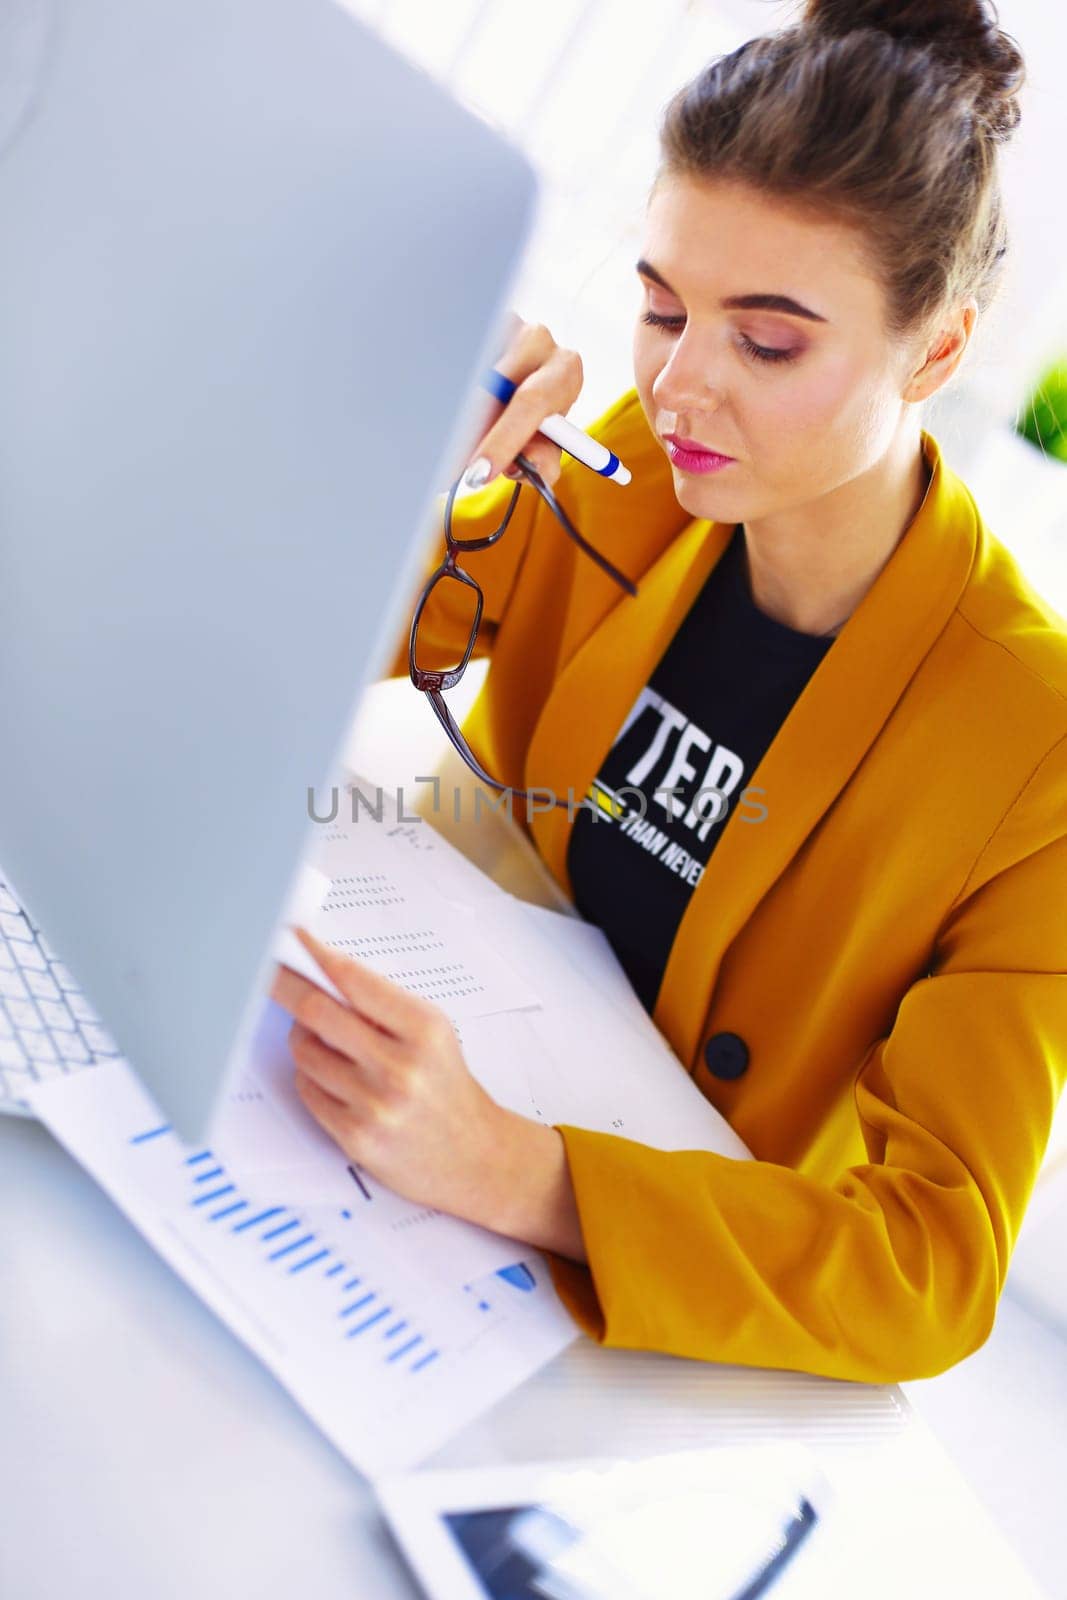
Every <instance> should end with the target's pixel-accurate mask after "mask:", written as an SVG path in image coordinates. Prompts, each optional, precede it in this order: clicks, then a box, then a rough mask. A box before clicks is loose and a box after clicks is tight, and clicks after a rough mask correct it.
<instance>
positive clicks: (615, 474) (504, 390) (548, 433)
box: [481, 367, 630, 484]
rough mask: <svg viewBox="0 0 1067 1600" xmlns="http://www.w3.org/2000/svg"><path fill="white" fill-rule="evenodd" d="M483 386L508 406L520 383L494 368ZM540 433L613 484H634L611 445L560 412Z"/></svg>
mask: <svg viewBox="0 0 1067 1600" xmlns="http://www.w3.org/2000/svg"><path fill="white" fill-rule="evenodd" d="M481 384H482V388H483V389H487V390H488V391H489V393H490V394H491V395H493V396H494V397H495V398H496V399H497V400H500V401H502V402H503V404H504V405H507V403H508V401H509V400H510V399H511V397H512V395H513V394H514V393H515V390H516V389H517V388H518V384H517V383H512V381H511V379H510V378H505V376H504V374H503V373H502V372H498V371H497V369H496V368H495V367H490V368H489V369H488V371H487V372H485V373H484V374H483V376H482V380H481ZM537 431H538V433H543V434H544V436H545V438H546V439H551V440H552V443H553V444H558V445H559V447H560V449H561V450H566V452H567V454H568V455H570V456H573V457H574V459H575V460H576V461H580V462H581V463H582V466H583V467H589V468H590V469H591V470H592V471H593V472H599V474H600V476H601V477H602V478H610V479H611V481H612V483H619V484H626V483H629V482H630V471H629V469H628V468H627V467H624V466H623V464H622V462H621V461H620V460H619V458H618V456H617V455H613V454H612V452H611V451H610V450H609V449H608V447H607V445H603V444H600V443H599V441H598V440H596V439H591V438H590V437H589V435H588V434H587V433H583V432H582V430H581V428H576V427H575V426H574V423H573V422H568V421H567V419H566V417H563V416H560V414H559V412H553V414H552V415H551V416H550V417H546V418H545V419H544V421H543V422H542V423H540V424H539V426H538V429H537Z"/></svg>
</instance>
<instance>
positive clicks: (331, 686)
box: [0, 0, 536, 1139]
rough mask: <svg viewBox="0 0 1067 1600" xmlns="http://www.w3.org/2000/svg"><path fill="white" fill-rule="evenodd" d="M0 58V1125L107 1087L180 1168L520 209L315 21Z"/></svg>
mask: <svg viewBox="0 0 1067 1600" xmlns="http://www.w3.org/2000/svg"><path fill="white" fill-rule="evenodd" d="M0 36H2V38H3V41H4V51H3V52H0V54H2V55H3V61H4V65H3V66H0V217H2V218H3V238H4V292H3V294H2V295H0V439H2V441H3V442H2V445H0V1111H5V1112H16V1113H17V1112H19V1111H24V1110H25V1109H26V1107H25V1103H24V1091H25V1089H26V1087H27V1085H28V1083H29V1082H30V1081H31V1080H32V1079H34V1078H38V1077H42V1076H50V1075H53V1074H56V1073H65V1072H72V1071H80V1070H83V1069H89V1068H91V1067H92V1066H93V1065H94V1064H95V1063H97V1062H99V1061H100V1060H102V1059H106V1058H107V1057H108V1056H110V1055H112V1054H114V1053H120V1054H121V1055H122V1056H124V1057H125V1058H126V1059H127V1060H129V1062H130V1063H131V1064H132V1065H133V1067H134V1068H135V1069H136V1071H137V1072H138V1074H139V1075H140V1077H141V1078H142V1080H143V1081H144V1083H145V1084H146V1086H147V1087H148V1088H149V1090H150V1091H151V1092H152V1093H153V1094H154V1095H155V1097H156V1099H157V1100H158V1102H159V1104H160V1106H161V1108H162V1110H163V1111H164V1112H165V1114H166V1115H167V1116H168V1117H169V1118H170V1119H171V1121H172V1123H173V1125H174V1126H175V1128H176V1130H177V1131H178V1132H179V1134H180V1135H181V1136H182V1137H184V1138H186V1139H195V1138H199V1137H201V1136H202V1135H203V1133H204V1132H205V1130H206V1128H207V1126H208V1124H209V1121H210V1114H211V1110H212V1106H213V1104H214V1103H215V1102H216V1100H217V1099H218V1097H219V1096H220V1095H221V1094H222V1093H224V1092H225V1087H226V1084H227V1082H229V1081H230V1077H231V1075H232V1074H235V1073H236V1072H237V1071H238V1070H239V1068H240V1065H241V1062H242V1059H243V1057H244V1055H245V1053H246V1051H247V1047H248V1044H249V1041H250V1039H251V1036H252V1033H253V1031H254V1027H255V1023H256V1020H257V1016H258V1014H259V1011H260V1009H261V1006H262V1003H263V998H264V996H265V994H266V992H267V988H268V985H269V980H270V975H271V971H272V961H271V948H272V938H273V935H274V932H275V929H276V928H277V926H278V924H279V920H280V918H281V915H282V911H283V908H284V907H285V906H286V904H287V903H288V901H289V898H290V896H291V894H292V892H293V887H294V884H295V883H296V881H297V874H298V870H299V862H300V858H301V855H302V854H303V852H304V850H305V848H306V845H307V843H308V841H309V838H310V830H311V828H312V827H313V824H312V823H311V821H310V808H309V805H308V791H309V789H312V790H314V789H315V788H316V787H317V786H321V785H325V784H328V783H329V782H330V781H332V775H333V774H334V772H335V771H337V770H339V764H340V757H341V751H342V746H343V740H344V735H345V732H346V730H347V728H348V726H349V723H350V721H351V718H352V715H353V712H354V710H355V707H356V705H357V702H358V697H359V693H360V690H361V688H362V686H363V684H364V683H365V682H366V681H367V680H368V679H369V678H371V677H372V676H373V675H374V673H375V670H376V669H378V670H380V669H381V667H382V666H383V665H384V664H385V662H386V660H387V659H388V657H389V655H390V654H391V649H392V644H393V641H394V640H395V637H396V635H397V633H398V631H399V630H400V629H401V628H402V627H403V625H404V622H405V620H406V617H405V607H406V606H407V605H409V604H410V601H411V595H412V592H413V589H414V586H415V581H416V577H417V571H418V567H419V564H420V556H421V554H422V551H423V548H424V544H425V540H426V538H427V536H428V534H429V532H430V525H431V522H432V519H433V514H434V505H435V497H436V495H437V493H438V492H439V491H441V490H442V489H444V488H445V487H446V480H447V477H448V475H449V473H450V471H451V470H453V469H455V468H457V466H458V465H460V464H461V463H459V461H458V453H459V452H460V451H461V450H462V449H463V447H464V445H466V444H469V442H470V438H471V430H472V425H473V421H474V419H475V418H476V417H477V416H478V415H479V414H480V412H481V406H482V402H481V401H479V399H478V398H477V397H478V393H479V391H478V388H477V381H476V380H477V375H478V373H479V371H480V370H481V369H482V368H483V367H484V366H485V365H486V363H487V360H488V359H489V358H490V357H491V356H492V355H493V354H494V338H495V336H496V335H497V334H498V332H499V330H500V329H501V328H502V327H503V326H504V311H505V306H506V301H507V294H508V291H509V289H510V287H511V284H512V282H513V281H514V277H515V274H516V272H517V269H518V266H519V264H520V258H521V252H522V249H523V246H524V244H525V240H526V238H527V236H528V232H529V229H530V226H531V221H532V214H533V208H534V202H535V192H536V184H535V180H534V177H533V174H532V172H531V170H530V168H529V165H528V163H527V162H526V160H525V159H524V157H523V156H522V155H521V154H520V153H519V152H518V151H516V150H515V149H513V148H511V147H510V146H509V145H508V144H507V143H506V142H505V141H504V140H503V139H502V138H501V137H500V136H499V135H498V134H497V133H496V132H495V131H493V130H492V129H491V128H490V127H489V126H487V125H486V124H485V123H484V122H483V121H481V120H480V119H479V118H478V117H476V116H475V115H473V114H471V113H470V112H468V111H466V110H464V109H463V108H462V107H460V106H459V105H458V104H456V103H455V102H454V101H453V100H452V99H451V98H450V96H449V95H448V94H447V93H446V92H445V91H444V90H443V89H442V88H440V87H439V86H437V85H436V84H435V83H434V82H433V81H432V80H430V79H429V78H428V77H427V76H426V75H424V74H423V73H422V72H421V71H420V70H419V69H417V68H416V67H414V66H413V65H411V64H410V63H408V62H406V61H405V60H403V59H402V58H401V57H400V56H398V55H397V54H396V53H395V52H394V51H393V50H392V49H390V48H389V47H387V46H386V45H385V44H384V43H383V42H382V41H381V40H379V39H378V38H377V37H375V36H374V34H373V33H372V32H371V31H370V30H368V29H367V28H366V27H365V26H364V25H363V24H362V23H360V22H359V21H357V20H356V19H355V18H354V17H352V16H351V15H350V14H348V13H346V12H345V11H344V10H343V9H342V8H341V7H340V6H338V5H336V4H334V3H332V0H67V3H59V0H57V3H54V4H46V3H45V0H4V18H3V27H2V28H0Z"/></svg>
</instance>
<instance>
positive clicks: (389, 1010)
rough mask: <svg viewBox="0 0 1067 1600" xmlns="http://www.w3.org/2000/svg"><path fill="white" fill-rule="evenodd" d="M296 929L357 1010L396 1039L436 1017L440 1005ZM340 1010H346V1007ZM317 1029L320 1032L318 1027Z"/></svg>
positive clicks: (406, 1037) (302, 940)
mask: <svg viewBox="0 0 1067 1600" xmlns="http://www.w3.org/2000/svg"><path fill="white" fill-rule="evenodd" d="M295 932H296V936H297V938H298V939H299V940H300V942H301V943H302V944H303V945H304V946H305V947H306V948H307V949H308V950H309V951H310V953H311V954H312V955H313V956H314V957H315V960H316V961H317V962H318V964H319V966H320V967H321V968H322V970H323V972H324V973H325V974H326V976H327V977H328V978H329V979H330V980H331V982H333V983H335V984H336V985H337V987H338V989H340V991H341V993H342V994H343V995H344V997H345V999H346V1000H347V1001H348V1002H349V1004H350V1005H351V1006H352V1007H353V1008H354V1010H356V1011H357V1012H359V1013H360V1015H361V1016H363V1017H366V1018H368V1019H369V1020H370V1021H371V1022H373V1023H376V1024H377V1026H378V1027H379V1028H382V1029H384V1030H385V1031H386V1032H387V1033H391V1034H393V1035H395V1036H396V1037H397V1038H402V1039H409V1038H410V1037H411V1036H412V1035H413V1034H414V1033H417V1032H418V1031H419V1030H420V1029H421V1028H422V1027H423V1026H425V1024H426V1023H427V1022H429V1021H430V1020H431V1017H433V1016H436V1014H437V1007H436V1006H433V1005H431V1004H430V1002H429V1001H428V1000H423V999H422V998H421V996H419V995H415V994H409V993H408V991H407V990H406V989H402V988H401V987H400V985H399V984H398V983H394V982H393V980H392V979H391V978H385V977H383V976H382V974H381V973H379V972H375V971H374V970H373V969H372V968H371V967H368V966H367V965H366V964H365V963H364V962H362V961H354V960H353V959H352V958H351V957H350V956H346V955H342V954H341V953H340V952H339V951H337V950H332V949H331V948H330V946H329V945H327V944H322V943H321V941H320V940H318V939H316V938H315V936H314V935H313V934H310V933H308V931H307V929H306V928H297V929H296V930H295ZM320 992H321V991H320ZM324 998H325V999H329V998H330V996H328V995H325V996H324ZM333 1004H334V1005H335V1006H337V1001H336V1000H335V1001H333ZM339 1009H340V1010H341V1011H342V1012H343V1009H344V1008H343V1007H340V1008H339ZM312 1026H314V1024H312ZM315 1031H316V1033H317V1032H318V1031H319V1030H318V1028H316V1029H315Z"/></svg>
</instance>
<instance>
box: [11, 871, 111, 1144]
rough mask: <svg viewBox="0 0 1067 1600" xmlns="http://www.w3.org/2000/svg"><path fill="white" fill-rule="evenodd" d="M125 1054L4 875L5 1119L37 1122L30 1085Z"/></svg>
mask: <svg viewBox="0 0 1067 1600" xmlns="http://www.w3.org/2000/svg"><path fill="white" fill-rule="evenodd" d="M119 1053H120V1052H119V1048H118V1046H117V1045H116V1044H115V1041H114V1040H113V1039H112V1038H111V1036H110V1034H109V1033H107V1031H106V1030H105V1028H104V1026H103V1024H102V1023H101V1021H100V1018H99V1017H98V1016H97V1014H96V1012H95V1011H94V1010H93V1008H92V1006H91V1005H90V1004H89V1002H88V1000H87V999H86V997H85V995H84V994H83V993H82V990H81V988H80V987H79V985H78V984H77V983H76V982H75V981H74V979H73V977H72V976H71V974H70V973H69V972H68V971H67V968H66V967H65V966H64V965H63V963H62V961H60V960H59V958H58V957H57V955H56V953H55V951H54V950H52V949H50V947H49V946H48V944H47V943H46V941H45V939H44V937H43V935H42V933H41V930H40V929H39V928H37V927H35V926H34V924H33V923H32V922H31V921H30V919H29V917H28V916H27V915H26V913H25V911H23V909H22V907H21V906H20V905H19V903H18V901H17V900H16V899H15V896H14V894H13V893H12V892H11V888H10V885H9V884H8V882H7V880H6V879H5V878H4V876H3V873H2V872H0V1112H8V1113H14V1114H15V1115H16V1116H18V1115H21V1116H32V1115H33V1113H32V1111H31V1110H30V1107H29V1104H28V1102H27V1100H26V1098H25V1093H26V1086H27V1084H30V1083H34V1082H37V1083H39V1082H41V1081H42V1080H43V1079H46V1078H54V1077H57V1076H58V1075H60V1074H63V1073H67V1072H79V1071H80V1070H81V1069H82V1067H92V1066H95V1065H96V1063H97V1062H98V1061H104V1060H108V1059H110V1058H112V1057H114V1056H117V1055H118V1054H119Z"/></svg>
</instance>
